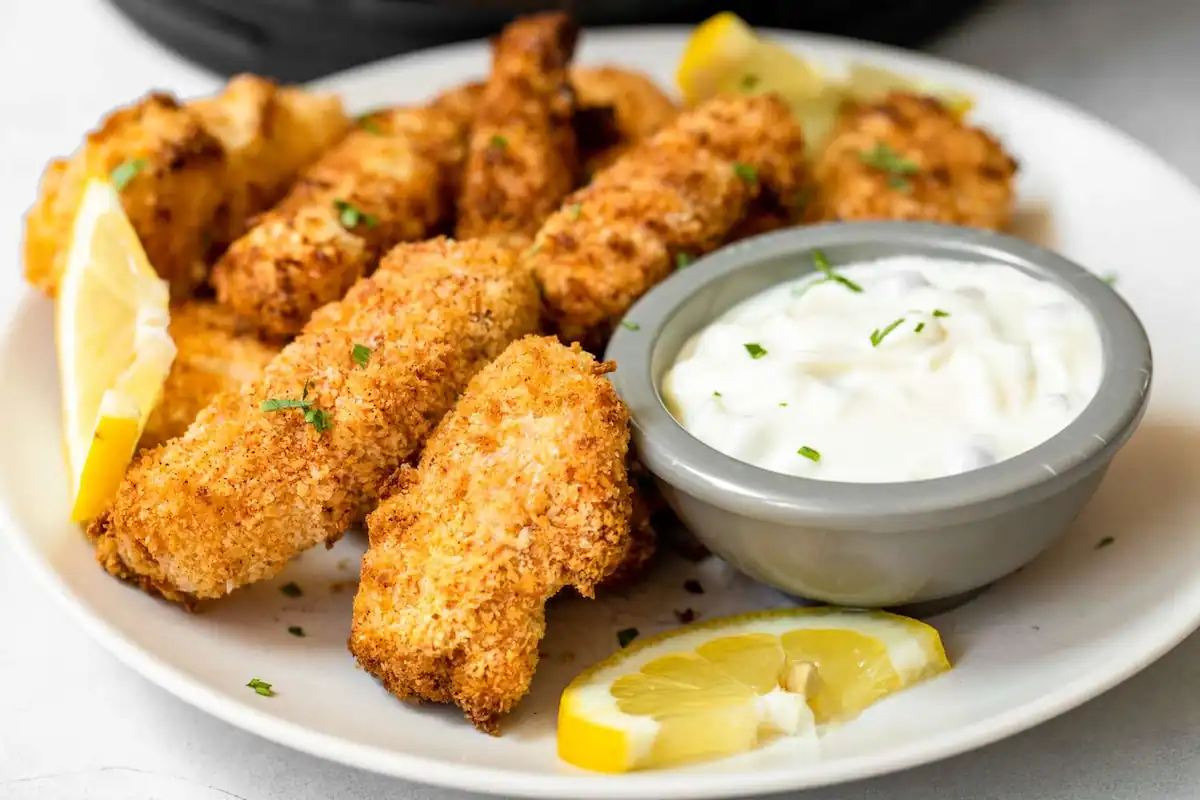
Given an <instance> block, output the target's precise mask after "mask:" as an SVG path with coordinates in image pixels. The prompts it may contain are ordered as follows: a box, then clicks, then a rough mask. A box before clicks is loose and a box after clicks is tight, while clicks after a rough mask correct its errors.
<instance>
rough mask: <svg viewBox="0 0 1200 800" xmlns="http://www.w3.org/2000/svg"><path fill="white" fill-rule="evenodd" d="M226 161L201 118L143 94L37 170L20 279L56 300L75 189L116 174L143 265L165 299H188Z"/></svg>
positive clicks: (166, 98)
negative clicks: (166, 289)
mask: <svg viewBox="0 0 1200 800" xmlns="http://www.w3.org/2000/svg"><path fill="white" fill-rule="evenodd" d="M227 164H228V161H227V155H226V153H225V150H224V148H223V147H222V145H221V142H220V140H218V139H217V138H216V137H215V136H213V135H212V134H211V133H210V132H209V131H208V129H207V128H205V126H204V122H203V119H202V118H201V117H200V115H199V114H198V113H197V112H196V111H195V110H194V109H191V108H188V107H185V106H183V105H180V104H179V103H178V102H177V101H176V100H175V98H173V97H171V96H170V95H168V94H162V93H157V92H156V93H152V94H148V95H146V96H145V97H143V98H142V99H141V100H139V101H138V102H137V103H135V104H133V105H132V106H129V107H128V108H122V109H118V110H116V111H114V112H113V113H111V114H110V115H109V116H108V117H107V118H105V120H104V121H103V122H102V123H101V125H100V127H99V128H98V129H97V130H95V131H93V132H91V133H89V134H88V135H87V139H86V140H85V141H84V143H83V146H82V147H80V148H79V150H77V151H76V152H75V153H74V154H73V155H72V156H71V157H70V158H69V159H67V160H66V161H65V162H64V161H61V160H59V161H52V162H51V163H50V165H49V166H48V167H47V168H46V173H45V175H44V176H43V178H42V184H41V187H40V189H39V195H38V199H37V201H36V202H35V203H34V206H33V208H32V209H30V211H29V214H28V215H27V216H26V218H25V279H26V280H27V281H29V283H31V284H32V285H33V286H35V287H37V288H38V289H40V290H41V291H43V292H45V293H46V294H48V295H50V296H52V297H53V296H54V295H55V293H56V292H57V289H58V280H59V276H60V275H61V274H62V271H63V267H64V263H63V259H64V258H65V257H66V247H67V242H68V241H70V231H71V224H72V222H73V220H74V217H75V209H76V207H77V206H78V205H79V201H80V198H81V197H82V196H83V187H84V185H85V184H86V183H87V181H88V180H89V179H90V178H92V177H94V176H107V175H111V174H112V172H113V170H116V169H117V168H119V167H120V168H122V172H124V173H126V177H128V181H127V183H125V185H124V187H123V188H121V205H122V206H123V207H124V209H125V213H126V214H127V215H128V216H129V221H130V222H131V223H133V228H134V230H135V231H137V234H138V238H140V239H141V242H142V246H143V247H144V248H145V250H146V255H147V256H148V257H149V259H150V263H151V264H152V265H154V268H155V269H156V270H157V271H158V274H159V275H161V276H162V277H163V278H165V279H166V280H167V281H168V282H169V283H170V285H171V295H172V297H174V298H177V299H180V298H185V297H188V296H190V295H191V293H192V290H194V289H195V288H196V287H197V286H199V285H200V284H201V283H202V282H203V281H204V277H205V275H207V273H208V261H207V259H206V255H207V251H208V247H209V242H210V237H211V235H212V229H213V222H214V220H215V219H216V217H217V214H218V211H219V209H220V208H221V206H222V204H223V203H224V201H225V197H226V170H227Z"/></svg>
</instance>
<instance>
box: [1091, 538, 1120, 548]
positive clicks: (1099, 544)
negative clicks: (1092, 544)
mask: <svg viewBox="0 0 1200 800" xmlns="http://www.w3.org/2000/svg"><path fill="white" fill-rule="evenodd" d="M1115 541H1116V539H1114V538H1113V537H1111V536H1105V537H1104V538H1103V539H1101V540H1100V541H1098V542H1096V548H1095V549H1097V550H1103V549H1104V548H1106V547H1108V546H1109V545H1110V544H1112V543H1113V542H1115Z"/></svg>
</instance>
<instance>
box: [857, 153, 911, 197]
mask: <svg viewBox="0 0 1200 800" xmlns="http://www.w3.org/2000/svg"><path fill="white" fill-rule="evenodd" d="M858 157H859V160H861V161H862V163H864V164H866V165H867V166H868V167H871V168H872V169H876V170H879V171H880V172H884V173H887V174H888V175H889V176H890V178H901V179H903V178H904V177H905V176H907V175H916V174H917V173H918V172H920V171H921V170H920V167H918V166H917V165H916V164H915V163H914V162H912V161H910V160H908V159H907V158H904V157H903V156H901V155H900V154H899V153H897V152H896V151H895V150H893V149H892V148H891V146H890V145H889V144H887V143H886V142H879V143H878V144H876V145H875V146H874V147H872V148H871V149H870V150H863V151H862V152H860V153H859V154H858ZM889 183H890V181H889ZM893 188H894V187H893Z"/></svg>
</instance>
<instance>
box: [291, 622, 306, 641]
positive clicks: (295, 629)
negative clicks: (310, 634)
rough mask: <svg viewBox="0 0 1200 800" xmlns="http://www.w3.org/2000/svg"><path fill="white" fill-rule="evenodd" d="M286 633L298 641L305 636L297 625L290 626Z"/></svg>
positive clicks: (302, 629)
mask: <svg viewBox="0 0 1200 800" xmlns="http://www.w3.org/2000/svg"><path fill="white" fill-rule="evenodd" d="M288 633H290V634H291V635H292V636H295V637H296V638H298V639H303V638H304V637H305V636H306V635H307V634H305V633H304V628H301V627H300V626H299V625H292V626H291V627H290V628H288Z"/></svg>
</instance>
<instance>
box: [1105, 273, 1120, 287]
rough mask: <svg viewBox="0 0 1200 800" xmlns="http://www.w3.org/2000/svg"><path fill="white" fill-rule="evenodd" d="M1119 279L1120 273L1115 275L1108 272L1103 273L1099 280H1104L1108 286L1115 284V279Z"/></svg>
mask: <svg viewBox="0 0 1200 800" xmlns="http://www.w3.org/2000/svg"><path fill="white" fill-rule="evenodd" d="M1120 279H1121V276H1120V275H1117V274H1116V273H1115V272H1110V273H1108V274H1107V275H1105V276H1104V277H1102V278H1101V279H1100V280H1102V281H1104V282H1105V283H1107V284H1108V285H1109V286H1116V285H1117V281H1118V280H1120Z"/></svg>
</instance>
